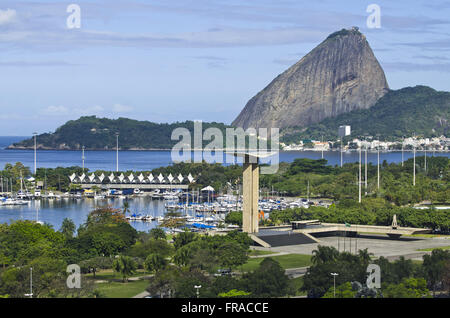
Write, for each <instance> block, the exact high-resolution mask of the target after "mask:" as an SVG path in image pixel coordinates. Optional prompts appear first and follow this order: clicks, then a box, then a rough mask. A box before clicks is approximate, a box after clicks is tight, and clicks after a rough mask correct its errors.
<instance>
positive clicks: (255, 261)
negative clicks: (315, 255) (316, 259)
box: [240, 254, 311, 272]
mask: <svg viewBox="0 0 450 318" xmlns="http://www.w3.org/2000/svg"><path fill="white" fill-rule="evenodd" d="M271 258H272V259H274V260H276V261H277V262H279V263H280V265H281V267H283V268H284V269H288V268H298V267H305V266H310V265H311V255H303V254H287V255H280V256H271ZM263 260H264V257H258V258H251V259H249V260H248V262H247V263H246V264H244V265H242V266H241V267H240V270H241V271H243V272H249V271H253V270H255V269H256V268H258V265H259V263H261V262H262V261H263Z"/></svg>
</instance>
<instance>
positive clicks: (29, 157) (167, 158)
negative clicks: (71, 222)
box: [0, 137, 450, 171]
mask: <svg viewBox="0 0 450 318" xmlns="http://www.w3.org/2000/svg"><path fill="white" fill-rule="evenodd" d="M25 138H29V137H0V168H3V167H4V166H5V164H6V163H12V164H14V163H16V162H22V163H23V164H24V165H25V166H27V167H30V169H31V170H33V168H34V151H33V150H6V149H5V148H6V147H7V146H9V145H10V144H12V143H14V142H17V141H20V140H23V139H25ZM84 155H85V162H84V164H85V168H88V169H89V170H90V171H95V170H107V171H115V170H116V152H115V151H114V150H112V151H85V154H84ZM420 155H423V153H420V152H418V153H417V156H420ZM432 155H433V153H430V152H428V153H427V156H432ZM434 155H436V156H446V157H450V153H448V152H447V153H435V154H434ZM224 156H225V158H224V159H223V162H229V160H230V157H229V156H228V155H224ZM412 156H413V154H412V152H404V160H407V159H408V158H411V157H412ZM36 157H37V167H38V168H39V167H43V168H56V167H71V166H80V167H81V166H82V154H81V151H67V150H38V151H37V155H36ZM323 157H324V159H326V160H328V164H329V165H333V166H334V165H339V164H340V160H341V159H340V158H341V157H340V152H338V151H326V152H324V153H323ZM367 157H368V161H369V162H371V163H373V164H376V163H377V154H376V153H370V152H369V153H368V155H367ZM296 158H309V159H321V158H322V152H320V151H282V152H280V154H279V161H280V162H292V161H294V159H296ZM358 160H359V154H358V153H357V152H349V153H344V154H343V162H344V163H346V162H358ZM383 160H386V161H387V162H388V163H391V162H394V163H399V162H401V161H402V153H401V151H396V152H384V153H381V154H380V161H381V162H383ZM206 161H207V162H210V161H209V160H206ZM171 164H173V161H172V158H171V152H170V151H168V150H165V151H119V170H120V171H128V170H133V171H149V170H152V169H155V168H159V167H166V166H168V165H171Z"/></svg>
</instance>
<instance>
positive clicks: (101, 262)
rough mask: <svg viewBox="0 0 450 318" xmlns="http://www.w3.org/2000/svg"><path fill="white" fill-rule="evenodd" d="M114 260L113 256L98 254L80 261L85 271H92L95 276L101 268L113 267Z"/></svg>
mask: <svg viewBox="0 0 450 318" xmlns="http://www.w3.org/2000/svg"><path fill="white" fill-rule="evenodd" d="M112 263H113V260H112V258H111V257H104V256H96V257H93V258H90V259H87V260H83V261H81V262H80V267H81V270H82V271H83V272H92V274H93V276H94V278H95V275H96V273H97V271H98V270H99V269H107V268H111V266H112Z"/></svg>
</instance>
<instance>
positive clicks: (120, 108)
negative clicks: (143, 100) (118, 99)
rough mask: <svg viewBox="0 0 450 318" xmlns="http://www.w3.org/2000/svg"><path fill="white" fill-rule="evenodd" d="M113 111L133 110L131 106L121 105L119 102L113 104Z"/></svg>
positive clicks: (127, 111)
mask: <svg viewBox="0 0 450 318" xmlns="http://www.w3.org/2000/svg"><path fill="white" fill-rule="evenodd" d="M112 110H113V112H115V113H129V112H131V111H133V107H131V106H126V105H121V104H115V105H114V106H113V108H112Z"/></svg>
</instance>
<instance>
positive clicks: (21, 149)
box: [0, 146, 450, 154]
mask: <svg viewBox="0 0 450 318" xmlns="http://www.w3.org/2000/svg"><path fill="white" fill-rule="evenodd" d="M0 150H8V151H30V150H31V151H33V150H34V147H14V148H10V146H9V147H5V148H3V149H0ZM36 150H39V151H73V152H75V151H82V149H59V148H37V149H36ZM183 150H185V151H202V152H203V151H205V149H195V148H194V149H183ZM84 151H105V152H107V151H116V149H101V148H99V149H97V148H93V149H91V148H89V149H88V148H85V149H84ZM119 151H136V152H139V151H172V149H169V148H130V149H120V148H119ZM216 151H222V152H227V151H229V150H227V149H216ZM236 151H245V150H239V149H238V150H236ZM401 151H402V150H401V149H395V150H380V153H390V152H401ZM280 152H322V150H317V149H303V150H283V149H281V150H280ZM323 152H340V150H331V149H329V150H323ZM349 152H350V153H353V152H358V149H350V150H347V151H343V153H344V154H345V153H349ZM367 152H368V153H377V151H376V150H368V151H367ZM403 152H405V153H409V152H413V150H406V149H404V150H403ZM416 152H425V150H424V149H416ZM427 152H429V153H430V154H432V153H433V152H434V153H450V150H427Z"/></svg>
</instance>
